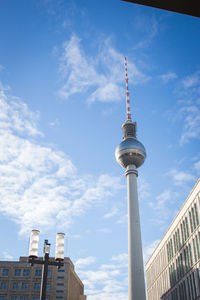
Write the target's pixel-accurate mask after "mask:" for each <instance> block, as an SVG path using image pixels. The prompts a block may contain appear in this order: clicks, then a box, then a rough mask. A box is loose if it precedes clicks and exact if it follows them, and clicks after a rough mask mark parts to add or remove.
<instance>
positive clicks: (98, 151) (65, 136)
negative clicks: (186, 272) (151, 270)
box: [0, 0, 200, 300]
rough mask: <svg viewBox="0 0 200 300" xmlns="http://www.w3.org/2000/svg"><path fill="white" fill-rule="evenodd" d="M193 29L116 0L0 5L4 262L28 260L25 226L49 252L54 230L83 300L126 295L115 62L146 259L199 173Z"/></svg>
mask: <svg viewBox="0 0 200 300" xmlns="http://www.w3.org/2000/svg"><path fill="white" fill-rule="evenodd" d="M199 34H200V22H199V19H197V18H193V17H190V16H184V15H180V14H175V13H171V12H166V11H161V10H157V9H153V8H148V7H143V6H138V5H133V4H130V3H125V2H121V1H117V0H109V1H105V0H104V1H103V0H102V1H94V0H93V1H92V0H87V1H86V0H82V1H78V0H67V1H62V0H60V1H53V0H38V1H31V0H29V1H27V0H24V1H22V0H20V1H10V0H7V1H1V2H0V41H1V42H0V132H1V135H0V139H1V141H0V152H1V155H0V177H1V178H0V187H1V188H0V236H1V243H0V257H1V259H13V258H14V259H17V258H18V257H19V256H20V255H27V254H28V240H29V234H30V231H31V229H33V228H36V229H39V230H40V231H41V236H40V252H41V253H42V244H43V241H44V239H46V238H47V239H49V241H50V242H51V244H52V247H51V254H52V256H53V255H54V247H55V236H56V232H59V231H62V232H65V234H66V256H70V257H71V259H72V260H73V262H74V263H75V266H76V271H77V273H78V274H79V276H80V278H81V279H82V281H83V282H84V283H85V292H86V294H87V295H88V300H92V299H93V300H100V299H102V298H103V299H105V300H110V299H112V300H115V299H116V300H119V299H127V204H126V179H125V176H124V170H122V169H121V168H120V166H118V165H117V163H116V161H115V157H114V151H115V148H116V146H117V145H118V144H119V143H120V142H121V140H122V130H121V125H122V123H123V122H124V121H125V79H124V56H127V59H128V75H129V90H130V100H131V109H132V117H133V119H134V120H136V121H137V129H138V139H139V140H140V141H141V142H142V143H143V144H144V146H145V147H146V150H147V159H146V161H145V163H144V165H143V166H142V167H141V168H140V169H139V177H138V187H139V202H140V214H141V226H142V238H143V250H144V258H145V259H147V257H148V255H149V254H150V253H151V251H152V250H153V248H154V247H155V245H156V243H157V242H158V241H159V239H160V238H161V237H162V235H163V234H164V232H165V231H166V229H167V228H168V226H169V224H170V223H171V221H172V220H173V218H174V216H175V215H176V213H177V211H178V210H179V208H180V207H181V205H182V204H183V202H184V200H185V199H186V197H187V195H188V194H189V192H190V191H191V189H192V188H193V186H194V184H195V182H196V181H197V179H198V178H199V175H200V154H199V146H200V145H199V137H200V60H199V53H200V39H199ZM13 244H14V247H13Z"/></svg>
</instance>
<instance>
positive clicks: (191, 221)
mask: <svg viewBox="0 0 200 300" xmlns="http://www.w3.org/2000/svg"><path fill="white" fill-rule="evenodd" d="M189 216H190V226H191V231H192V232H193V231H194V224H193V220H192V214H191V212H190V211H189Z"/></svg>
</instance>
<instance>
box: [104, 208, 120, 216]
mask: <svg viewBox="0 0 200 300" xmlns="http://www.w3.org/2000/svg"><path fill="white" fill-rule="evenodd" d="M118 211H119V210H118V208H117V207H113V208H112V210H111V211H110V212H108V213H107V214H105V215H104V216H103V218H104V219H109V218H112V217H114V216H115V215H116V214H117V213H118Z"/></svg>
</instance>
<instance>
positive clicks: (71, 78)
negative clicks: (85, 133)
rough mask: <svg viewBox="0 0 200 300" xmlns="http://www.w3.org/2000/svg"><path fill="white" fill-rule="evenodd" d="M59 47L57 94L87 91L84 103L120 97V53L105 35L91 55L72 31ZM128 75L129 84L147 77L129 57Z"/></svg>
mask: <svg viewBox="0 0 200 300" xmlns="http://www.w3.org/2000/svg"><path fill="white" fill-rule="evenodd" d="M63 48H64V52H63V55H62V58H61V63H60V73H61V74H62V78H63V82H64V84H63V86H62V88H61V89H60V91H59V94H60V96H61V97H63V98H65V99H68V98H69V97H70V96H71V95H73V94H76V93H84V92H87V93H89V96H88V97H87V102H88V103H92V102H95V101H100V102H110V101H119V100H121V99H122V98H123V95H124V86H123V84H124V69H123V65H124V64H123V62H124V57H123V55H122V54H121V53H119V52H117V51H116V50H115V49H114V47H113V46H112V45H111V42H110V40H109V39H105V40H103V41H102V43H101V45H100V48H99V52H98V53H96V54H95V56H94V57H95V58H94V57H92V56H91V55H90V56H89V55H87V54H86V53H85V52H84V49H83V47H82V45H81V40H80V39H79V38H78V37H77V36H75V35H72V37H71V38H70V40H69V41H67V42H65V43H64V46H63ZM100 70H101V71H100ZM102 70H103V71H102ZM129 79H130V80H131V81H132V80H133V79H134V80H133V84H139V83H142V82H145V81H147V80H148V79H149V78H148V77H147V76H146V75H145V74H143V73H142V72H141V71H140V70H138V69H137V67H136V65H135V64H133V63H131V61H129Z"/></svg>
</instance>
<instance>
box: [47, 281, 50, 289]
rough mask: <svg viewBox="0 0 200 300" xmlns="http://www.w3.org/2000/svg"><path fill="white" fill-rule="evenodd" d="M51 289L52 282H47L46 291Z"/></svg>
mask: <svg viewBox="0 0 200 300" xmlns="http://www.w3.org/2000/svg"><path fill="white" fill-rule="evenodd" d="M49 290H50V283H49V282H47V287H46V291H49Z"/></svg>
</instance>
